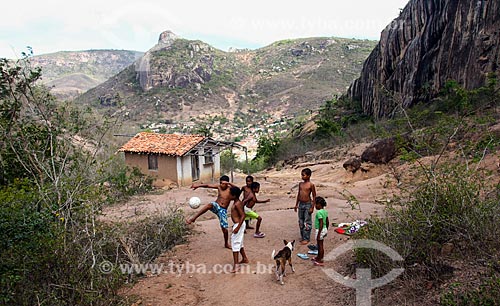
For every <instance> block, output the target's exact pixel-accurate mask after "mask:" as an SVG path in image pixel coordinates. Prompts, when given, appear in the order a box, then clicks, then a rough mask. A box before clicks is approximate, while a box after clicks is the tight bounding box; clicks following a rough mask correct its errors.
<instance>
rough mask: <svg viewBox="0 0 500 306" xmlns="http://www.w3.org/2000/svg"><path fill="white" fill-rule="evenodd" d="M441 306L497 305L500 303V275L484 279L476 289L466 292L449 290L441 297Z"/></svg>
mask: <svg viewBox="0 0 500 306" xmlns="http://www.w3.org/2000/svg"><path fill="white" fill-rule="evenodd" d="M440 305H441V306H497V305H500V276H498V275H497V276H492V277H488V278H487V279H485V280H483V281H482V282H481V284H480V285H479V286H478V287H477V288H476V289H470V290H466V291H465V292H459V293H457V292H453V291H449V292H447V293H445V294H443V295H442V296H441V298H440Z"/></svg>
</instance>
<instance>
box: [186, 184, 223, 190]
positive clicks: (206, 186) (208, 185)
mask: <svg viewBox="0 0 500 306" xmlns="http://www.w3.org/2000/svg"><path fill="white" fill-rule="evenodd" d="M200 187H201V188H212V189H219V185H214V184H192V185H191V188H193V189H194V190H196V189H198V188H200Z"/></svg>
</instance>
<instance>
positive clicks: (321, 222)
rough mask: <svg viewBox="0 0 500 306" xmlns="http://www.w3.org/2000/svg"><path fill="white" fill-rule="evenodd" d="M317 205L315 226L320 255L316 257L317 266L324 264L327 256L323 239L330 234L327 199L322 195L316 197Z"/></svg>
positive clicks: (314, 261) (315, 263) (314, 259)
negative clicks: (324, 258)
mask: <svg viewBox="0 0 500 306" xmlns="http://www.w3.org/2000/svg"><path fill="white" fill-rule="evenodd" d="M314 202H315V206H316V210H317V212H316V217H315V219H314V227H315V228H316V241H317V243H318V256H316V257H314V258H313V259H312V260H313V263H314V265H315V266H323V265H324V263H323V257H324V256H325V248H324V246H323V240H324V239H325V237H326V235H327V234H328V224H329V223H330V220H329V219H328V211H327V210H326V209H325V207H326V201H325V199H324V198H322V197H316V199H315V200H314Z"/></svg>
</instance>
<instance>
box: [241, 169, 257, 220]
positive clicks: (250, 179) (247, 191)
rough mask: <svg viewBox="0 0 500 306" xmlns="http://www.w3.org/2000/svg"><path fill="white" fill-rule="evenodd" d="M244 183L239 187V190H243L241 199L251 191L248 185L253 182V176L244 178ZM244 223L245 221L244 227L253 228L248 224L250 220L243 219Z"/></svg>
mask: <svg viewBox="0 0 500 306" xmlns="http://www.w3.org/2000/svg"><path fill="white" fill-rule="evenodd" d="M245 183H246V185H245V186H243V187H241V192H243V199H246V198H247V196H248V195H249V194H250V193H252V188H251V187H250V186H252V183H253V176H251V175H249V176H247V177H246V178H245ZM245 223H246V229H254V228H253V227H251V226H250V220H249V219H245Z"/></svg>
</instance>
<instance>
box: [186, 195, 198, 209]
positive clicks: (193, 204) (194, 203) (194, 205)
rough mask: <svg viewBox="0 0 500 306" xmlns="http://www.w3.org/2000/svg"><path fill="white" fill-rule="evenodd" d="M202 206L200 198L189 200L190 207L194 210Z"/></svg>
mask: <svg viewBox="0 0 500 306" xmlns="http://www.w3.org/2000/svg"><path fill="white" fill-rule="evenodd" d="M200 204H201V200H200V198H198V197H192V198H191V199H189V207H191V208H192V209H196V208H198V207H200Z"/></svg>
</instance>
